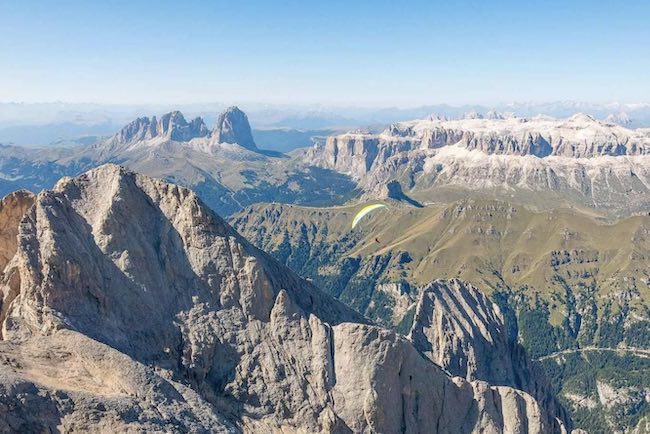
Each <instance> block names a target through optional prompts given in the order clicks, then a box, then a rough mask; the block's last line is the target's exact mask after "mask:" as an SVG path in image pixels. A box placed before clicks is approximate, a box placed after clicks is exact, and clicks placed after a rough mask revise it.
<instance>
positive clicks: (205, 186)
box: [0, 107, 357, 215]
mask: <svg viewBox="0 0 650 434" xmlns="http://www.w3.org/2000/svg"><path fill="white" fill-rule="evenodd" d="M105 163H119V164H121V165H124V166H126V167H129V168H131V169H133V170H136V171H138V172H141V173H144V174H147V175H150V176H155V177H158V178H163V179H166V180H168V181H171V182H175V183H178V184H181V185H183V186H186V187H190V188H192V189H193V190H195V191H196V192H197V193H198V194H199V196H200V197H201V198H202V199H203V200H204V201H205V202H206V203H207V204H208V205H209V206H210V207H211V208H212V209H214V210H216V211H218V212H219V213H220V214H222V215H230V214H232V213H234V212H236V211H238V210H240V209H242V208H243V207H244V206H246V205H249V204H252V203H257V202H290V203H301V204H312V205H327V204H329V205H331V204H336V203H340V202H341V201H345V200H348V199H350V198H352V197H354V196H356V194H357V193H356V184H355V182H354V181H353V180H352V179H351V178H350V177H349V176H347V175H344V174H340V173H338V172H336V171H333V170H330V169H326V168H322V167H319V166H316V165H312V164H308V163H305V162H302V161H298V160H297V159H296V158H295V157H292V156H288V155H284V154H281V153H278V152H270V151H265V150H263V149H258V147H257V145H256V144H255V141H254V139H253V136H252V132H251V127H250V124H249V122H248V118H247V116H246V114H245V113H244V112H242V111H241V110H240V109H238V108H237V107H230V108H228V109H226V110H225V111H224V112H223V113H221V114H220V115H219V116H218V118H217V121H216V124H215V126H214V129H212V130H210V129H208V127H207V126H206V125H205V123H204V121H203V120H202V119H201V118H195V119H193V120H191V121H189V122H188V121H187V120H186V119H185V117H184V116H183V115H182V114H181V113H180V112H179V111H174V112H170V113H167V114H164V115H162V116H160V117H159V118H157V117H156V116H153V117H151V118H149V117H140V118H137V119H135V120H134V121H132V122H131V123H129V124H128V125H126V126H124V127H123V128H122V129H121V130H119V131H118V132H117V133H115V134H114V135H113V136H111V137H109V138H106V139H104V140H101V141H99V142H97V143H95V144H92V145H89V146H80V147H76V148H62V149H56V148H50V149H34V148H21V147H16V146H0V173H2V174H3V175H4V176H2V179H0V194H3V195H4V194H8V193H10V192H12V191H15V190H17V189H21V188H24V189H27V190H30V191H32V192H34V193H37V192H38V191H40V190H41V189H43V188H51V187H52V186H53V185H54V183H55V182H56V181H57V180H58V179H59V178H60V177H62V176H75V175H78V174H80V173H82V172H84V171H86V170H89V169H91V168H93V167H97V166H99V165H102V164H105Z"/></svg>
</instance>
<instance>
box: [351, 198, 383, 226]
mask: <svg viewBox="0 0 650 434" xmlns="http://www.w3.org/2000/svg"><path fill="white" fill-rule="evenodd" d="M380 208H388V206H387V205H384V204H383V203H376V204H374V205H368V206H364V207H363V208H361V211H359V212H358V213H357V215H355V216H354V219H353V220H352V229H354V228H355V227H356V226H357V224H358V223H359V222H360V221H361V219H362V218H364V217H365V216H367V215H368V214H370V213H371V212H373V211H376V210H378V209H380Z"/></svg>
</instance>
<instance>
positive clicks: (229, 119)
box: [212, 106, 257, 150]
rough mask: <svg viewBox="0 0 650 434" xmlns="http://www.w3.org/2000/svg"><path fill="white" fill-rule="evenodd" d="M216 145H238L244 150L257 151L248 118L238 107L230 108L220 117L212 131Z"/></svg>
mask: <svg viewBox="0 0 650 434" xmlns="http://www.w3.org/2000/svg"><path fill="white" fill-rule="evenodd" d="M212 141H213V142H214V143H237V144H239V145H240V146H243V147H244V148H247V149H251V150H256V149H257V145H255V140H253V133H252V132H251V126H250V124H249V123H248V116H246V113H244V112H243V111H241V110H240V109H239V108H238V107H236V106H232V107H228V108H227V109H226V110H225V111H224V112H223V113H221V114H220V115H219V118H218V119H217V122H216V124H215V128H214V130H213V131H212Z"/></svg>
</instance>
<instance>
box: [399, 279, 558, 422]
mask: <svg viewBox="0 0 650 434" xmlns="http://www.w3.org/2000/svg"><path fill="white" fill-rule="evenodd" d="M417 292H418V293H419V297H418V301H417V303H416V306H415V316H414V318H413V323H412V325H411V329H410V332H409V334H408V339H409V340H410V341H412V342H413V345H414V346H415V347H416V348H417V349H418V350H420V352H422V354H424V355H425V356H426V357H428V358H429V359H430V360H431V361H432V362H434V363H436V364H437V365H438V366H441V367H443V368H445V369H446V370H447V371H449V372H450V373H451V374H452V375H457V376H459V377H462V378H465V379H466V380H468V381H472V380H476V379H478V380H483V381H487V382H489V383H490V384H494V385H506V386H510V387H514V388H517V389H520V390H524V391H526V392H528V393H530V394H531V395H533V396H534V397H535V398H536V399H537V400H538V402H540V403H543V405H544V407H545V408H547V409H552V411H553V412H554V414H556V415H557V416H558V417H560V418H562V419H564V420H568V416H567V415H566V413H565V411H564V410H563V409H562V408H561V406H560V405H559V403H558V402H557V401H556V399H555V398H554V397H553V396H552V394H551V393H550V389H549V386H548V384H547V382H546V380H545V379H544V376H543V373H542V372H541V371H540V370H539V369H538V368H536V367H535V366H534V365H533V364H532V363H531V361H530V360H529V359H528V357H527V356H526V353H525V351H524V349H523V348H522V347H521V346H520V345H519V344H518V343H517V341H516V337H515V336H508V331H507V328H506V324H505V319H504V317H503V315H502V313H501V311H500V309H499V307H498V306H497V305H496V304H494V303H493V302H492V301H490V299H489V298H488V297H487V296H486V295H485V294H483V293H482V292H481V291H480V290H479V289H478V288H476V287H474V286H472V285H470V284H468V283H465V282H463V281H461V280H458V279H451V280H436V281H435V282H432V283H430V284H429V285H426V286H425V287H423V288H420V289H418V291H417Z"/></svg>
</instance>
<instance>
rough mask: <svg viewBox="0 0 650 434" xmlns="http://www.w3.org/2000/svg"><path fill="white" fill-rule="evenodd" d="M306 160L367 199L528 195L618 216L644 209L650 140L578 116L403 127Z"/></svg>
mask: <svg viewBox="0 0 650 434" xmlns="http://www.w3.org/2000/svg"><path fill="white" fill-rule="evenodd" d="M304 160H305V161H306V162H308V163H310V164H317V165H320V166H321V167H326V168H330V169H333V170H337V171H339V172H341V173H345V174H348V175H349V176H351V177H353V178H354V179H355V180H357V181H358V182H359V184H360V187H361V188H362V189H363V190H364V191H365V192H366V193H368V194H369V195H371V196H372V195H375V196H376V195H377V194H380V191H378V189H380V188H381V186H382V185H385V184H386V183H388V182H390V181H392V180H399V181H400V182H402V185H403V186H404V187H405V188H406V192H407V193H409V194H411V192H412V193H415V192H422V194H421V195H420V196H419V197H418V199H420V200H423V201H424V200H436V199H437V198H435V197H431V196H432V195H434V196H435V194H436V192H438V191H440V187H444V188H447V189H448V190H455V191H456V190H458V189H464V190H471V191H472V192H478V193H481V192H482V193H484V194H488V195H493V194H495V193H496V194H500V195H505V196H503V197H508V198H510V197H511V196H512V194H513V193H514V194H517V195H519V196H522V197H524V196H528V199H526V200H529V201H533V202H534V201H535V200H534V198H533V199H531V197H533V196H532V195H531V193H538V192H542V193H544V194H547V195H548V198H547V199H540V201H542V200H545V201H546V202H547V203H559V202H567V203H571V204H578V205H581V206H589V207H594V208H599V209H601V210H605V211H608V212H609V211H611V212H613V213H618V214H627V213H630V212H639V211H641V210H643V209H645V208H647V206H648V204H650V189H649V188H648V185H650V171H649V170H648V162H650V131H649V130H643V129H638V130H630V129H627V128H624V127H621V126H618V125H614V124H611V123H610V124H608V123H603V122H599V121H597V120H595V119H593V118H592V117H590V116H587V115H580V114H579V115H575V116H572V117H571V118H568V119H546V118H540V119H519V118H505V119H500V118H496V119H481V118H476V117H473V118H470V119H462V120H452V121H447V120H437V119H432V120H421V121H411V122H403V123H399V124H395V125H391V126H390V127H389V128H388V129H387V130H386V131H384V132H382V133H380V134H359V133H347V134H342V135H338V136H332V137H329V138H328V139H327V141H326V143H325V145H323V146H317V147H314V148H312V149H309V150H306V151H305V152H304ZM534 205H539V204H538V203H535V204H534Z"/></svg>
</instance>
